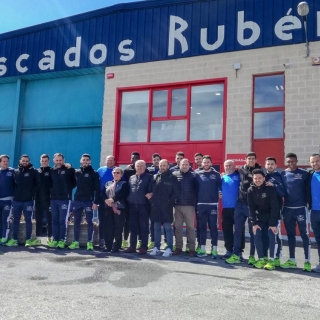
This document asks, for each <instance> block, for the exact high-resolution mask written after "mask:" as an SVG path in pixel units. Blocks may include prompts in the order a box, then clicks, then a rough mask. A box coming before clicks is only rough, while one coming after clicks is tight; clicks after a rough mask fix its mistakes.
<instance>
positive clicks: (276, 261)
mask: <svg viewBox="0 0 320 320" xmlns="http://www.w3.org/2000/svg"><path fill="white" fill-rule="evenodd" d="M273 264H274V266H275V267H280V264H281V262H280V258H275V259H274V261H273Z"/></svg>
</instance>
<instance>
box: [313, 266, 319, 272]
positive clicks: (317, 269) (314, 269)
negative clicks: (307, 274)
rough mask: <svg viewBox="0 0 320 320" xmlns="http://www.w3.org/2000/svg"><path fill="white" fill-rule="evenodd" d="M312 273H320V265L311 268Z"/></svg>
mask: <svg viewBox="0 0 320 320" xmlns="http://www.w3.org/2000/svg"><path fill="white" fill-rule="evenodd" d="M312 271H313V272H317V273H320V264H318V265H317V266H316V267H315V268H313V269H312Z"/></svg>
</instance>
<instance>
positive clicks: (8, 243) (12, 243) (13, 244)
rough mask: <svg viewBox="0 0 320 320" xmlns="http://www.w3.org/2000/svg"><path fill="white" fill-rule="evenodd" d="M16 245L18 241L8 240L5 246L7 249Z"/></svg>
mask: <svg viewBox="0 0 320 320" xmlns="http://www.w3.org/2000/svg"><path fill="white" fill-rule="evenodd" d="M17 245H18V241H17V240H14V239H10V240H9V241H8V242H7V243H6V246H7V247H16V246H17Z"/></svg>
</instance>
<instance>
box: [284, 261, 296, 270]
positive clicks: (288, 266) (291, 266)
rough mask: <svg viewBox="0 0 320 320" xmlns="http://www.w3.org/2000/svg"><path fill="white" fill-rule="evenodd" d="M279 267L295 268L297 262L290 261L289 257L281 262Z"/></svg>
mask: <svg viewBox="0 0 320 320" xmlns="http://www.w3.org/2000/svg"><path fill="white" fill-rule="evenodd" d="M280 267H281V268H283V269H295V268H297V263H296V262H293V261H291V260H290V259H289V260H288V261H286V262H285V263H283V264H280Z"/></svg>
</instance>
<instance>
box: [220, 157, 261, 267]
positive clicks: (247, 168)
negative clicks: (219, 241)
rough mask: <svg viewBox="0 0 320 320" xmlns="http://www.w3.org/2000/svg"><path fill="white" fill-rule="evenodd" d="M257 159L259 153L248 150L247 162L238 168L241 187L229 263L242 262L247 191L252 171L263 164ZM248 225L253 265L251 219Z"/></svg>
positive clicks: (246, 215)
mask: <svg viewBox="0 0 320 320" xmlns="http://www.w3.org/2000/svg"><path fill="white" fill-rule="evenodd" d="M256 161H257V155H256V154H255V153H254V152H248V153H247V154H246V164H245V165H244V166H241V167H240V168H239V169H238V173H239V176H240V187H239V196H238V201H237V206H236V210H235V213H234V235H233V239H234V240H233V241H234V243H233V255H232V256H231V257H230V258H229V259H227V260H226V262H227V263H229V264H234V263H240V262H241V258H240V255H241V242H242V234H243V227H244V225H245V223H246V220H247V219H248V217H249V208H248V200H247V191H248V189H249V187H250V185H251V183H252V171H253V170H254V169H261V166H260V165H259V164H258V163H256ZM248 225H249V233H250V256H249V260H248V264H251V265H253V264H254V263H255V262H256V261H255V258H254V251H255V247H254V236H253V232H252V224H251V221H250V220H249V221H248Z"/></svg>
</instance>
